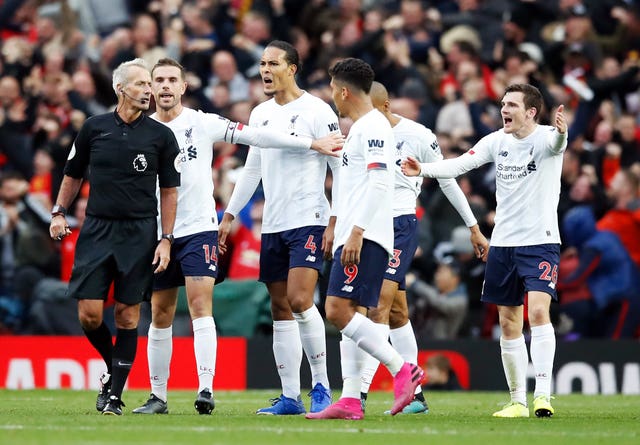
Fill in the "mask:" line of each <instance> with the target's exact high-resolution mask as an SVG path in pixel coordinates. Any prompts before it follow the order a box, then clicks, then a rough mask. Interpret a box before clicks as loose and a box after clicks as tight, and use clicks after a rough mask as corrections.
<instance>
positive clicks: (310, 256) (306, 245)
mask: <svg viewBox="0 0 640 445" xmlns="http://www.w3.org/2000/svg"><path fill="white" fill-rule="evenodd" d="M324 230H325V227H324V226H306V227H298V228H297V229H291V230H285V231H284V232H278V233H263V234H262V239H261V245H260V278H259V280H260V281H262V282H264V283H273V282H276V281H287V278H288V276H289V269H293V268H294V267H308V268H311V269H315V270H320V268H321V267H322V256H323V255H322V235H323V234H324Z"/></svg>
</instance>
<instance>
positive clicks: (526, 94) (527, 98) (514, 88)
mask: <svg viewBox="0 0 640 445" xmlns="http://www.w3.org/2000/svg"><path fill="white" fill-rule="evenodd" d="M504 92H505V94H506V93H522V95H523V100H522V101H523V102H524V108H525V110H528V109H529V108H535V109H536V115H535V117H534V119H535V121H536V122H538V119H540V114H541V113H542V105H543V104H544V99H543V98H542V93H541V92H540V90H539V89H537V88H536V87H534V86H533V85H529V84H528V83H514V84H513V85H509V86H508V87H507V88H506V89H505V90H504Z"/></svg>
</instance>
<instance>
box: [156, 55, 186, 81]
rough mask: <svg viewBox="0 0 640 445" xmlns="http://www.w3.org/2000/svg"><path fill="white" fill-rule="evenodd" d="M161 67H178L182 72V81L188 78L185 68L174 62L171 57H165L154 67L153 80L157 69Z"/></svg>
mask: <svg viewBox="0 0 640 445" xmlns="http://www.w3.org/2000/svg"><path fill="white" fill-rule="evenodd" d="M161 66H174V67H176V68H178V69H179V70H180V78H181V79H182V80H184V79H185V77H186V74H187V73H186V71H185V69H184V67H183V66H182V65H181V64H180V62H178V61H176V60H173V59H172V58H170V57H164V58H162V59H160V60H158V61H157V62H156V64H155V65H153V68H151V78H153V72H154V71H155V70H156V68H159V67H161Z"/></svg>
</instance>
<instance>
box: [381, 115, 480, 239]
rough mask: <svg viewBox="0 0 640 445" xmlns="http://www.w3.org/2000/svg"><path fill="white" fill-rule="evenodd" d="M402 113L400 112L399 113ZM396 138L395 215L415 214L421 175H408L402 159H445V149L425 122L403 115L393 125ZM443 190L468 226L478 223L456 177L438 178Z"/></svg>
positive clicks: (428, 160) (423, 160)
mask: <svg viewBox="0 0 640 445" xmlns="http://www.w3.org/2000/svg"><path fill="white" fill-rule="evenodd" d="M397 117H400V116H397ZM393 136H394V137H395V140H396V166H395V170H396V175H395V176H396V182H395V189H394V194H393V216H394V217H396V216H401V215H413V214H415V213H416V199H417V197H418V195H419V194H420V191H421V189H422V178H421V177H419V176H414V177H411V176H405V175H404V174H402V170H400V163H401V162H402V160H403V159H406V158H407V156H411V157H412V158H414V159H417V160H418V162H437V161H441V160H442V152H441V151H440V145H438V140H437V139H436V135H435V134H433V132H432V131H431V130H429V129H428V128H427V127H425V126H424V125H422V124H419V123H417V122H414V121H412V120H411V119H406V118H403V117H400V122H398V123H397V124H396V125H395V126H394V127H393ZM438 183H439V184H440V188H441V189H442V192H443V193H444V195H445V196H446V197H447V199H448V200H449V202H450V203H451V205H453V207H454V208H455V209H456V210H457V211H458V213H459V214H460V216H461V217H462V219H463V220H464V222H465V224H466V226H467V227H471V226H474V225H475V224H477V223H478V221H477V220H476V218H475V216H474V215H473V212H472V211H471V207H470V206H469V202H468V201H467V198H466V196H464V192H463V191H462V190H461V189H460V186H459V185H458V183H457V182H456V180H455V179H439V180H438Z"/></svg>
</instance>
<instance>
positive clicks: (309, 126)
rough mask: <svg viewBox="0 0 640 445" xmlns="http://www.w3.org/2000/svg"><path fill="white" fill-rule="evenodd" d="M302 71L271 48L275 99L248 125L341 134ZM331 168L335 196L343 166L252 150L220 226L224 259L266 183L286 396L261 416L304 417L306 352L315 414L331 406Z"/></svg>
mask: <svg viewBox="0 0 640 445" xmlns="http://www.w3.org/2000/svg"><path fill="white" fill-rule="evenodd" d="M299 64H300V61H299V58H298V52H297V50H296V49H295V48H294V47H293V46H292V45H291V44H289V43H287V42H283V41H279V40H276V41H272V42H270V43H269V44H268V45H267V47H266V48H265V50H264V52H263V54H262V58H261V60H260V76H261V77H262V82H263V88H264V92H265V93H266V94H267V95H268V96H272V98H271V99H269V100H267V101H266V102H263V103H261V104H260V105H258V106H256V107H255V108H254V109H253V111H252V112H251V117H250V118H249V124H250V125H251V126H252V127H259V128H269V129H272V130H277V131H280V132H282V133H285V134H293V135H299V136H311V137H320V136H325V135H329V134H331V133H337V132H338V131H339V128H338V117H337V116H336V114H335V113H334V112H333V110H332V109H331V107H330V106H329V104H327V103H326V102H324V101H323V100H321V99H319V98H317V97H315V96H312V95H311V94H309V93H307V92H306V91H304V90H302V89H300V88H299V87H298V85H297V84H296V80H295V75H296V72H297V71H298V68H299ZM327 164H328V165H329V167H330V168H331V171H332V174H333V190H334V191H335V189H336V187H337V185H338V184H339V180H340V179H339V178H340V176H339V169H340V160H339V159H337V158H331V157H326V156H320V155H318V154H317V153H313V152H302V151H300V150H265V149H261V148H258V147H255V146H252V147H250V149H249V154H248V156H247V161H246V163H245V166H244V168H243V170H242V173H241V174H240V177H239V178H238V180H237V181H236V184H235V187H234V189H233V193H232V195H231V198H230V200H229V204H228V206H227V208H226V210H225V213H224V216H223V217H222V221H221V223H220V231H219V233H220V249H221V251H224V249H225V247H226V244H225V243H226V237H227V235H228V233H229V229H230V225H231V221H232V220H233V219H234V218H235V217H236V216H237V215H238V212H239V211H240V210H241V209H242V208H243V207H244V205H245V204H246V203H247V202H248V201H249V199H250V198H251V196H252V195H253V193H254V191H255V190H256V187H257V185H258V183H259V182H260V180H261V179H262V186H263V190H264V197H265V202H264V215H263V219H262V237H261V246H260V277H259V279H260V281H262V282H264V283H265V284H266V285H267V289H268V290H269V296H270V297H271V314H272V317H273V355H274V358H275V362H276V367H277V370H278V375H279V376H280V382H281V385H282V394H281V395H280V396H279V397H277V398H275V399H272V405H271V406H268V407H265V408H261V409H258V410H257V411H256V414H267V415H296V414H302V413H305V412H306V409H305V406H304V404H303V402H302V399H301V397H300V365H301V362H302V351H303V350H304V352H305V355H306V356H307V360H308V361H309V365H310V368H311V378H312V382H311V388H312V389H311V392H310V393H309V396H310V397H311V404H310V411H311V412H316V411H320V410H322V409H323V408H324V407H326V406H327V405H329V404H330V403H331V392H330V388H329V378H328V375H327V364H326V359H327V352H326V351H327V348H326V336H325V326H324V321H323V319H322V316H321V315H320V312H319V311H318V308H317V307H316V306H315V304H314V302H313V294H314V290H315V287H316V283H317V281H318V271H319V270H320V268H321V266H322V260H323V256H324V254H325V253H328V252H330V250H331V245H332V243H333V228H334V225H335V217H332V216H331V208H330V205H329V201H328V199H327V197H326V195H325V187H324V184H325V178H326V175H327Z"/></svg>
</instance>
